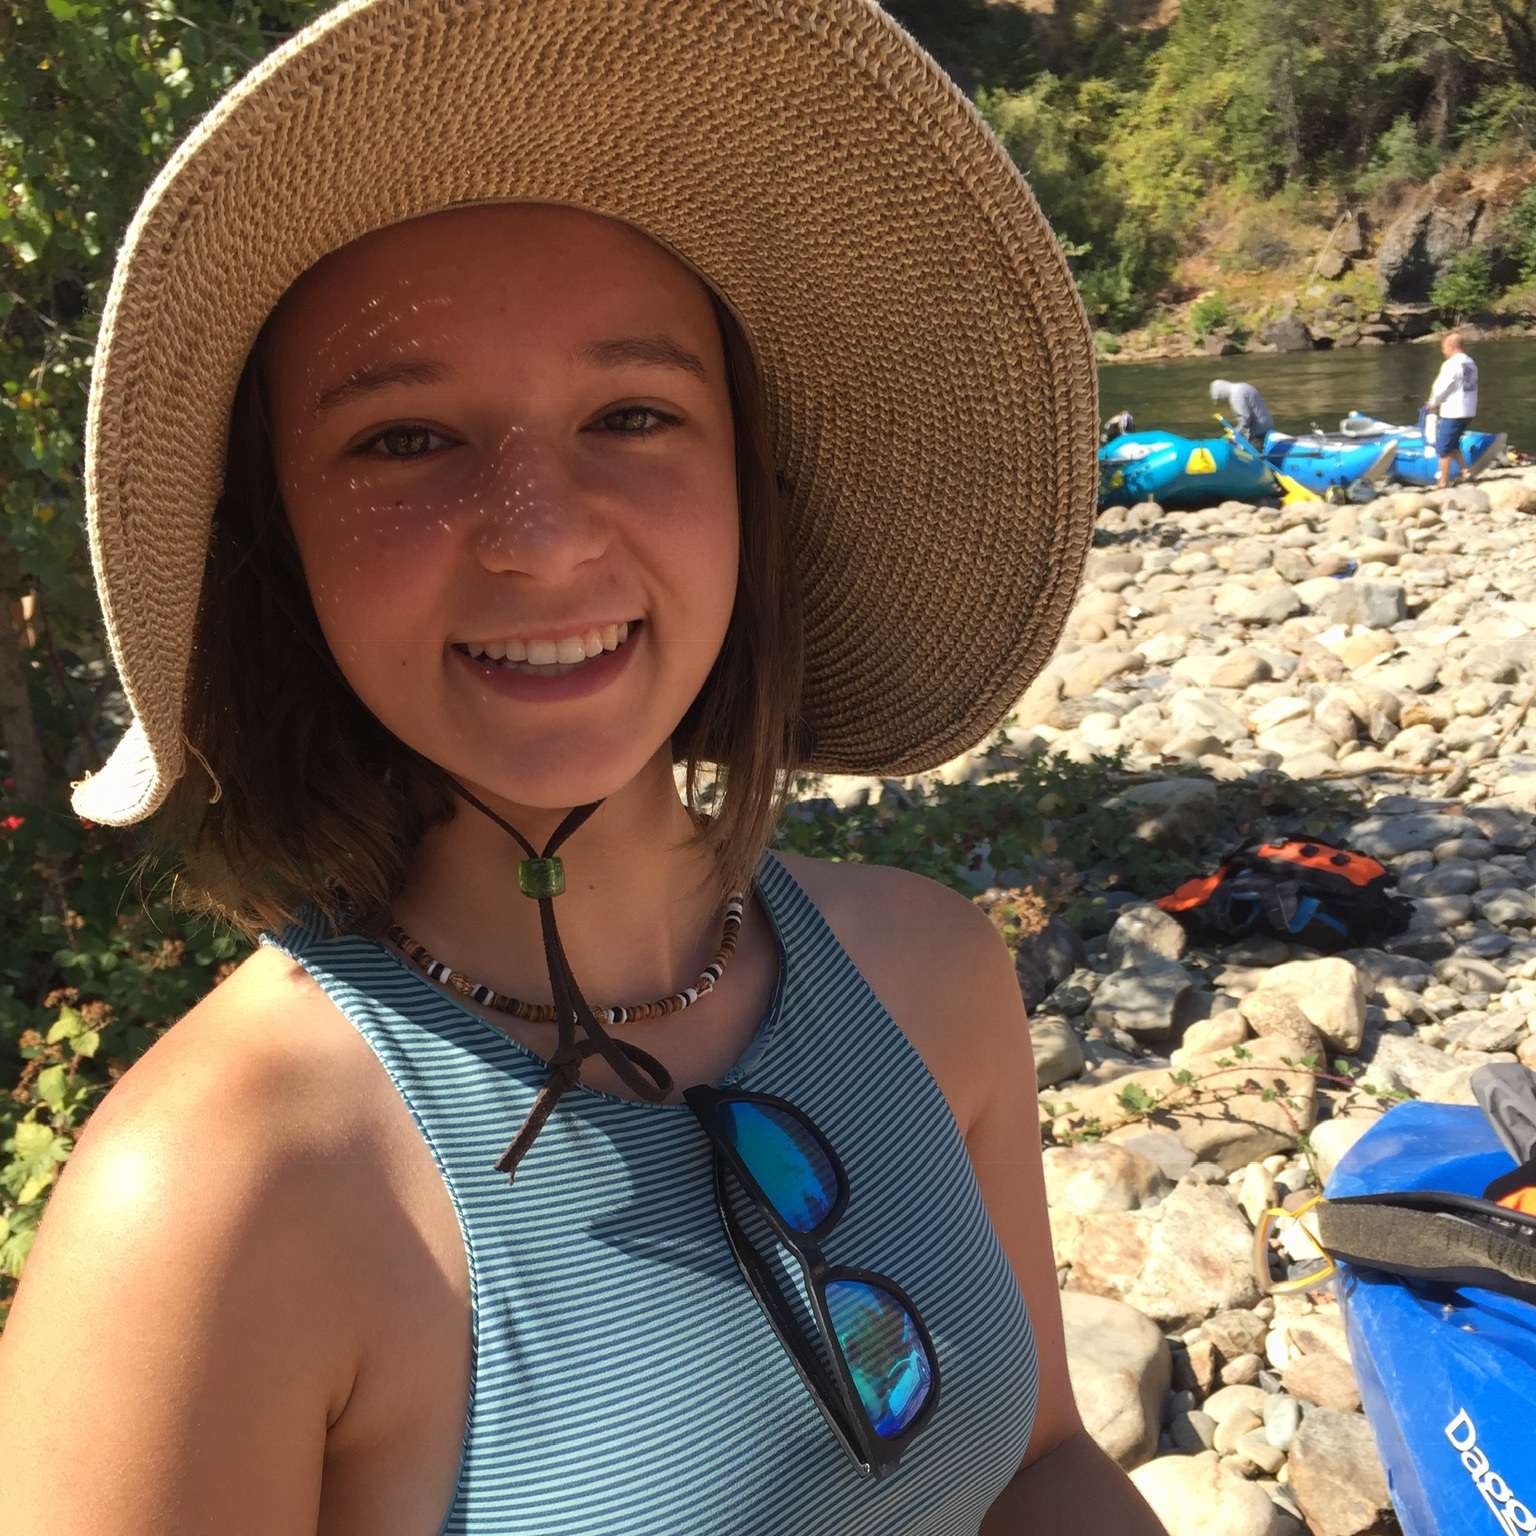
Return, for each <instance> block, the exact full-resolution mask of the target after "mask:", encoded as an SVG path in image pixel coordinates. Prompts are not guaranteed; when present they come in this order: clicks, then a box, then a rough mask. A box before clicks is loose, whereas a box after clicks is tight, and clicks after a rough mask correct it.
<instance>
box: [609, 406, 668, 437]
mask: <svg viewBox="0 0 1536 1536" xmlns="http://www.w3.org/2000/svg"><path fill="white" fill-rule="evenodd" d="M600 420H601V425H602V427H603V429H604V430H605V431H608V432H616V433H618V434H619V436H621V437H649V436H650V435H651V433H652V432H660V431H661V430H662V429H663V428H664V427H675V426H676V425H677V417H676V416H669V415H667V414H666V412H665V411H657V410H653V409H652V408H651V407H650V406H648V405H621V406H620V407H619V408H618V410H616V411H609V412H608V413H607V414H606V415H605V416H603V417H601V418H600Z"/></svg>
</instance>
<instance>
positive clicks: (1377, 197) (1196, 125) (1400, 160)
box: [888, 0, 1536, 330]
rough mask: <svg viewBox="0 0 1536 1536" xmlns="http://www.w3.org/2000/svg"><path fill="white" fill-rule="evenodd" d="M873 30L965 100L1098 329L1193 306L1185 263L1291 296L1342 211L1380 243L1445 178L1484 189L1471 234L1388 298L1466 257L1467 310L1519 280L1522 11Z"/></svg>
mask: <svg viewBox="0 0 1536 1536" xmlns="http://www.w3.org/2000/svg"><path fill="white" fill-rule="evenodd" d="M888 8H889V9H890V11H891V12H892V14H893V15H895V16H897V17H898V18H899V19H900V20H901V21H902V22H903V24H904V25H906V26H907V27H909V28H910V29H911V30H912V31H913V32H914V34H915V35H916V36H917V37H918V38H919V39H920V40H921V41H922V42H923V43H924V45H925V46H927V47H928V48H929V49H930V50H931V51H932V52H933V53H934V54H935V55H936V56H937V57H938V58H939V59H940V60H941V61H942V62H943V63H944V64H945V66H946V67H947V68H948V69H950V71H951V72H952V73H953V74H954V75H955V77H956V78H957V79H958V80H959V81H960V82H961V84H962V86H963V87H964V88H966V89H967V90H969V91H970V92H971V93H972V94H973V95H974V96H975V98H976V100H977V102H978V104H979V105H980V106H981V108H982V110H983V112H984V113H985V114H986V116H987V117H988V119H989V120H990V121H991V123H992V125H993V127H994V128H995V129H996V131H997V132H998V134H999V136H1000V137H1001V138H1002V140H1003V142H1004V143H1005V144H1006V145H1007V147H1008V149H1009V151H1010V152H1011V153H1012V154H1013V155H1014V157H1015V159H1016V160H1017V161H1018V162H1019V164H1020V166H1021V167H1022V168H1023V169H1024V171H1025V172H1026V174H1027V175H1028V176H1029V178H1030V181H1031V183H1032V185H1033V186H1034V188H1035V190H1036V193H1037V194H1038V195H1039V197H1040V199H1041V202H1042V203H1043V204H1044V206H1045V208H1046V210H1047V212H1048V213H1049V214H1050V216H1051V219H1052V222H1053V224H1054V225H1055V227H1056V229H1057V232H1058V234H1059V235H1060V236H1061V238H1062V240H1063V243H1064V244H1065V245H1066V247H1067V249H1068V253H1069V255H1070V257H1071V260H1072V262H1073V266H1074V270H1075V271H1076V273H1077V276H1078V281H1079V284H1080V286H1081V288H1082V292H1083V297H1084V302H1085V303H1086V304H1087V306H1088V309H1089V311H1090V313H1091V314H1092V316H1093V318H1094V320H1095V323H1096V324H1098V325H1100V326H1101V327H1104V328H1105V329H1108V330H1121V329H1124V328H1126V327H1129V326H1131V325H1134V324H1135V323H1137V322H1138V321H1140V320H1142V319H1143V318H1144V317H1145V316H1146V315H1147V313H1148V311H1149V310H1151V309H1152V308H1153V307H1154V306H1155V305H1156V304H1158V303H1160V302H1174V303H1176V302H1178V301H1180V300H1181V299H1182V300H1187V299H1189V298H1190V297H1192V296H1193V295H1192V294H1191V292H1190V291H1189V290H1190V288H1191V282H1192V279H1194V280H1196V281H1197V280H1198V278H1199V276H1201V275H1202V274H1201V273H1200V266H1201V263H1202V261H1204V262H1206V263H1207V264H1209V263H1212V262H1214V263H1216V264H1217V265H1218V266H1220V265H1222V264H1225V266H1226V267H1227V269H1229V271H1230V272H1231V273H1232V274H1233V275H1234V280H1235V281H1236V286H1237V287H1238V288H1239V289H1242V288H1243V287H1244V286H1245V285H1247V278H1246V276H1245V274H1247V275H1250V276H1251V275H1253V274H1265V273H1268V274H1275V273H1283V274H1284V275H1285V277H1286V278H1288V279H1289V280H1290V281H1291V283H1292V286H1294V285H1295V283H1296V281H1297V280H1298V279H1305V278H1307V277H1308V276H1310V275H1311V271H1310V269H1311V266H1312V264H1313V262H1314V261H1315V259H1316V258H1317V257H1318V256H1319V255H1321V254H1323V247H1324V244H1325V241H1326V239H1327V236H1328V231H1329V230H1330V228H1331V227H1332V225H1333V224H1334V223H1335V221H1336V220H1337V219H1338V217H1339V216H1340V215H1341V214H1342V213H1344V212H1345V211H1346V210H1356V211H1359V210H1366V211H1367V214H1368V224H1369V225H1370V226H1371V227H1373V228H1374V229H1377V230H1382V231H1385V230H1386V228H1387V227H1388V226H1389V225H1390V224H1391V222H1392V219H1393V217H1394V213H1395V209H1396V207H1397V205H1398V204H1400V203H1403V202H1404V201H1411V200H1412V199H1413V198H1415V197H1420V198H1426V197H1428V198H1433V199H1438V200H1439V201H1438V202H1437V203H1436V206H1437V207H1439V206H1444V205H1445V201H1446V199H1447V198H1449V199H1450V200H1451V202H1453V203H1454V201H1455V199H1456V198H1458V197H1460V196H1461V195H1462V192H1463V191H1464V190H1465V188H1462V189H1461V190H1460V191H1458V190H1448V189H1454V188H1456V187H1457V186H1458V185H1459V183H1458V181H1457V178H1465V179H1466V182H1467V185H1470V184H1471V183H1472V182H1473V181H1475V180H1477V179H1478V178H1479V177H1485V176H1486V175H1487V173H1488V172H1489V171H1490V170H1492V171H1494V172H1497V173H1498V178H1500V179H1501V191H1500V193H1499V195H1498V196H1497V197H1495V198H1492V199H1486V198H1485V199H1483V200H1482V202H1481V205H1480V208H1479V211H1478V212H1477V214H1476V216H1475V218H1473V217H1471V216H1469V215H1465V214H1464V213H1461V214H1451V215H1447V216H1444V217H1441V218H1440V219H1439V221H1438V223H1437V224H1436V227H1435V230H1434V231H1432V232H1430V233H1428V234H1426V236H1425V238H1424V239H1422V240H1420V241H1419V249H1418V252H1417V254H1416V255H1415V257H1414V259H1413V261H1411V262H1409V263H1408V267H1409V268H1411V269H1412V270H1411V271H1408V270H1406V269H1405V272H1404V274H1403V275H1401V276H1398V277H1396V278H1391V279H1389V281H1388V284H1387V286H1389V287H1393V288H1394V289H1395V290H1396V292H1395V296H1398V297H1405V298H1406V297H1410V296H1415V297H1419V298H1424V299H1427V298H1428V297H1429V296H1430V294H1431V292H1432V290H1433V289H1434V287H1435V285H1436V283H1438V282H1440V281H1441V280H1443V279H1446V278H1447V277H1449V276H1450V275H1451V274H1452V269H1453V267H1455V265H1456V263H1457V261H1458V259H1459V258H1461V257H1463V256H1464V255H1466V253H1467V252H1468V251H1472V252H1474V253H1475V256H1474V259H1473V260H1472V261H1471V262H1470V265H1469V264H1467V263H1463V266H1464V267H1466V269H1467V272H1468V273H1470V276H1471V278H1472V279H1473V281H1472V283H1471V286H1470V287H1468V288H1467V289H1466V294H1468V295H1471V296H1473V297H1479V298H1482V299H1483V301H1484V302H1493V301H1494V300H1496V299H1497V298H1498V297H1499V295H1500V294H1502V293H1506V292H1507V291H1508V290H1510V289H1511V288H1517V289H1518V288H1519V286H1520V284H1521V283H1522V282H1525V281H1529V280H1530V278H1531V277H1532V276H1533V275H1536V270H1533V269H1536V244H1533V243H1532V238H1531V236H1530V234H1529V228H1530V227H1536V204H1533V203H1530V202H1527V203H1525V204H1522V200H1521V199H1522V194H1523V193H1524V192H1525V191H1526V189H1527V188H1529V186H1530V185H1531V181H1532V177H1531V173H1530V169H1529V168H1530V166H1531V164H1532V160H1533V157H1536V0H1466V3H1464V4H1463V5H1461V6H1459V7H1457V8H1454V9H1452V8H1448V7H1443V6H1424V5H1423V4H1422V3H1420V0H1280V3H1278V4H1277V3H1276V0H1182V4H1180V3H1177V0H1025V3H1013V0H996V3H988V0H888ZM1432 178H1434V179H1435V186H1434V190H1433V191H1432V192H1431V191H1426V190H1425V189H1426V185H1427V184H1428V183H1430V182H1431V179H1432ZM1522 207H1523V210H1524V211H1523V212H1522V211H1521V210H1522ZM1458 219H1460V220H1461V221H1462V223H1463V224H1465V225H1466V228H1465V229H1464V230H1463V231H1462V233H1461V234H1460V235H1458V234H1457V233H1456V231H1455V229H1454V228H1453V226H1454V225H1455V224H1456V221H1457V220H1458ZM1245 221H1246V225H1247V226H1248V227H1246V228H1244V227H1243V226H1244V224H1245ZM1432 222H1433V221H1432ZM1265 233H1267V234H1269V235H1271V236H1273V238H1272V239H1271V240H1270V241H1269V249H1268V251H1266V250H1264V249H1262V247H1263V246H1264V244H1265V241H1264V238H1263V237H1264V234H1265ZM1407 238H1408V240H1409V242H1410V244H1411V243H1412V242H1413V240H1414V239H1416V238H1418V237H1416V236H1414V235H1413V234H1412V233H1411V232H1410V234H1409V235H1408V236H1407ZM1229 239H1230V242H1231V243H1230V244H1224V242H1225V241H1228V240H1229ZM1282 248H1283V250H1282ZM1352 259H1355V258H1352ZM1260 286H1262V284H1261V285H1260ZM1196 291H1198V288H1197V289H1196ZM1473 307H1476V306H1473Z"/></svg>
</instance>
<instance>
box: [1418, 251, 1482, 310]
mask: <svg viewBox="0 0 1536 1536" xmlns="http://www.w3.org/2000/svg"><path fill="white" fill-rule="evenodd" d="M1494 291H1495V290H1494V283H1493V273H1492V271H1491V270H1490V268H1489V264H1488V257H1487V256H1486V255H1485V254H1484V253H1483V252H1482V251H1463V252H1462V253H1461V254H1460V255H1459V256H1456V257H1453V258H1452V260H1451V264H1450V266H1449V268H1447V270H1446V272H1445V274H1444V276H1442V277H1440V278H1439V279H1437V280H1436V282H1435V286H1434V287H1433V288H1432V289H1430V293H1429V302H1430V303H1431V304H1433V305H1434V306H1435V308H1436V309H1439V310H1443V311H1444V312H1445V314H1447V315H1448V316H1449V317H1450V318H1451V319H1452V320H1464V319H1466V317H1467V316H1468V315H1475V314H1477V313H1479V311H1481V310H1485V309H1487V308H1488V306H1489V305H1490V304H1492V303H1493V300H1494Z"/></svg>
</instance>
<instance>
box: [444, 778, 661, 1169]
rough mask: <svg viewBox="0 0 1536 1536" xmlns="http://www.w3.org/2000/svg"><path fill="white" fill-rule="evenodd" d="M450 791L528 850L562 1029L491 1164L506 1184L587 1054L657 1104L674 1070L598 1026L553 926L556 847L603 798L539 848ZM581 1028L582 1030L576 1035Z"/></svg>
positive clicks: (529, 891)
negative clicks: (537, 1084) (527, 1106)
mask: <svg viewBox="0 0 1536 1536" xmlns="http://www.w3.org/2000/svg"><path fill="white" fill-rule="evenodd" d="M448 785H449V787H450V788H451V789H452V790H453V791H454V793H455V794H457V795H459V796H460V797H461V798H462V799H464V800H465V801H467V802H468V803H469V804H470V805H472V806H474V808H475V809H476V810H477V811H480V812H481V813H482V814H483V815H485V816H488V817H489V818H490V819H491V820H492V821H493V822H495V823H496V825H497V826H498V827H500V828H501V829H502V831H503V832H506V833H507V834H508V835H509V836H511V837H513V838H515V839H516V840H517V843H518V845H519V846H520V847H521V848H522V849H523V851H524V852H525V853H526V854H527V855H528V857H527V858H525V859H524V860H523V861H522V862H521V863H520V864H519V865H518V867H517V884H518V889H519V890H521V891H522V893H523V894H524V895H525V896H529V897H531V898H532V899H533V900H535V901H536V902H538V904H539V924H540V927H541V929H542V932H543V938H544V961H545V964H546V965H547V966H548V967H549V990H550V993H551V995H552V996H553V998H554V1007H555V1025H556V1028H557V1029H558V1031H559V1035H558V1042H559V1043H558V1044H557V1046H556V1047H555V1053H554V1055H553V1056H551V1057H550V1058H549V1068H550V1072H549V1077H548V1079H547V1080H546V1081H545V1083H544V1086H543V1087H542V1088H541V1089H540V1090H539V1095H538V1097H537V1098H536V1099H535V1100H534V1101H533V1108H532V1109H531V1110H529V1112H528V1118H527V1119H526V1120H525V1121H524V1122H523V1126H522V1129H521V1130H520V1131H518V1133H517V1135H516V1136H515V1137H513V1139H512V1141H511V1144H510V1145H509V1146H508V1147H507V1150H506V1151H505V1152H503V1153H502V1154H501V1156H500V1158H499V1159H497V1162H496V1168H497V1171H498V1172H500V1173H505V1174H506V1175H507V1182H508V1183H511V1182H512V1179H513V1178H514V1177H515V1176H516V1173H517V1165H518V1164H519V1163H520V1162H521V1161H522V1160H523V1157H524V1156H525V1155H526V1153H527V1151H528V1149H529V1148H530V1147H531V1146H532V1145H533V1143H534V1139H535V1138H536V1137H537V1136H538V1134H539V1132H540V1131H541V1130H543V1129H544V1123H545V1121H547V1120H548V1119H549V1117H550V1115H551V1114H552V1113H553V1112H554V1108H555V1105H556V1104H558V1103H559V1102H560V1098H561V1095H562V1094H564V1092H565V1091H566V1089H567V1088H570V1087H573V1086H574V1085H575V1084H576V1083H578V1082H579V1081H580V1080H581V1068H582V1063H583V1062H585V1061H586V1059H587V1058H588V1057H589V1056H601V1057H602V1058H603V1060H604V1061H606V1062H607V1063H608V1065H609V1066H610V1067H612V1068H613V1071H614V1073H615V1074H616V1075H617V1077H618V1078H619V1080H620V1081H621V1082H622V1083H623V1084H624V1086H625V1087H626V1088H628V1089H630V1091H631V1092H633V1093H634V1094H636V1095H637V1096H638V1097H640V1098H642V1099H647V1100H649V1101H650V1102H651V1103H653V1104H654V1103H660V1102H661V1101H662V1100H663V1099H665V1098H666V1097H667V1095H668V1094H669V1093H671V1091H672V1075H671V1073H669V1072H668V1071H667V1069H666V1068H665V1067H664V1066H662V1064H661V1063H660V1062H659V1061H657V1060H656V1058H655V1057H654V1056H652V1055H651V1054H650V1053H649V1052H648V1051H643V1050H641V1049H640V1047H639V1046H638V1045H634V1044H631V1043H630V1042H629V1041H628V1040H616V1039H614V1037H613V1036H612V1035H610V1034H609V1033H608V1031H607V1030H606V1029H604V1028H603V1025H602V1023H601V1022H600V1021H599V1019H598V1018H597V1015H596V1014H595V1013H594V1012H593V1010H592V1008H591V1007H590V1006H589V1004H588V1003H587V1000H586V998H584V997H583V996H582V995H581V988H580V987H579V986H578V985H577V984H576V978H575V977H574V976H573V975H572V974H571V966H570V962H569V961H568V960H567V959H566V957H565V949H564V946H562V944H561V943H560V930H559V928H558V927H557V926H556V924H555V897H556V896H558V895H560V894H561V892H563V891H564V890H565V865H564V864H563V863H562V862H561V860H560V859H558V858H557V857H556V856H555V855H556V851H557V850H558V849H559V847H560V845H561V844H562V843H564V842H565V840H566V839H567V838H568V837H569V836H570V835H571V834H572V833H573V832H575V831H576V830H577V828H579V827H580V826H581V825H582V824H583V823H584V822H585V821H586V820H587V818H588V817H589V816H591V814H592V813H593V812H594V811H595V810H596V809H597V808H598V806H599V805H601V804H602V801H600V800H595V801H593V802H592V803H591V804H590V805H578V806H577V807H576V808H575V810H573V811H572V812H571V813H570V814H569V815H568V816H566V818H565V819H564V820H563V821H562V822H561V823H560V825H559V826H558V827H556V828H555V830H554V833H553V834H552V835H551V837H550V839H549V841H548V842H547V843H546V844H545V845H544V851H543V852H542V853H537V852H535V851H534V847H533V844H532V843H530V842H529V841H528V839H527V838H525V837H524V836H523V834H522V833H521V832H519V831H518V830H517V828H516V827H514V826H513V825H512V824H511V823H510V822H509V821H507V820H506V818H505V817H502V816H498V815H497V814H496V812H495V811H493V810H492V809H491V808H490V807H489V806H488V805H486V804H485V803H484V802H483V801H481V800H480V799H478V798H477V797H476V796H475V795H473V794H471V793H470V791H469V790H467V789H465V788H464V786H463V785H462V784H460V783H458V782H457V781H455V780H453V779H451V778H450V779H449V780H448ZM578 1028H579V1029H580V1030H581V1032H582V1034H583V1035H584V1036H585V1038H584V1039H581V1040H578V1039H577V1037H576V1032H577V1030H578Z"/></svg>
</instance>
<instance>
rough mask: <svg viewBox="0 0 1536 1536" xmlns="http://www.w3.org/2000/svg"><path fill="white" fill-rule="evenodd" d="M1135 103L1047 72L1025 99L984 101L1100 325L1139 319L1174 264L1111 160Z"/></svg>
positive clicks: (1007, 94) (1104, 85) (1102, 84)
mask: <svg viewBox="0 0 1536 1536" xmlns="http://www.w3.org/2000/svg"><path fill="white" fill-rule="evenodd" d="M1128 99H1129V98H1128V95H1127V93H1126V91H1124V90H1123V89H1122V88H1121V87H1119V86H1117V85H1115V84H1114V83H1112V82H1110V81H1105V80H1096V79H1094V80H1087V81H1082V82H1079V83H1076V84H1074V83H1072V82H1069V81H1065V80H1062V79H1060V78H1058V77H1057V76H1055V75H1052V74H1049V73H1046V74H1041V75H1039V76H1038V77H1037V78H1036V79H1035V80H1034V81H1033V82H1032V83H1031V84H1030V85H1029V86H1028V87H1027V88H1026V89H1024V90H1022V91H1002V90H983V91H982V92H981V93H980V95H979V96H978V98H977V104H978V106H979V107H980V109H981V112H982V115H983V116H984V117H985V118H986V119H987V121H988V123H989V124H990V125H991V127H992V130H993V132H994V133H996V134H997V136H998V138H999V139H1000V140H1001V141H1002V143H1003V146H1004V147H1005V148H1006V149H1007V150H1008V152H1009V153H1010V154H1011V155H1012V156H1013V158H1014V160H1015V161H1016V162H1017V164H1018V165H1019V168H1020V169H1021V170H1022V171H1023V172H1024V174H1025V176H1026V177H1028V179H1029V183H1030V185H1031V187H1032V188H1033V189H1034V193H1035V196H1036V197H1038V198H1039V199H1040V204H1041V207H1042V208H1044V210H1045V212H1046V214H1047V215H1048V216H1049V218H1050V220H1051V223H1052V225H1053V227H1054V228H1055V230H1056V233H1057V235H1058V236H1059V237H1060V238H1061V241H1062V244H1063V246H1064V248H1065V250H1066V252H1067V256H1068V259H1069V260H1070V261H1071V263H1072V268H1073V272H1074V275H1075V276H1076V278H1077V284H1078V289H1079V291H1080V292H1081V294H1082V298H1083V304H1084V307H1085V308H1086V309H1087V311H1088V314H1089V316H1090V318H1091V319H1093V320H1094V321H1095V323H1097V324H1100V325H1126V324H1128V323H1130V322H1131V321H1133V320H1134V319H1136V318H1137V317H1138V316H1139V315H1140V313H1141V310H1142V309H1143V308H1144V306H1145V304H1146V301H1147V299H1148V297H1149V296H1150V295H1151V294H1152V293H1153V292H1155V291H1156V290H1157V288H1159V287H1160V286H1161V285H1162V283H1163V282H1164V281H1165V280H1166V278H1167V275H1168V272H1169V271H1170V269H1171V268H1170V264H1171V260H1172V256H1173V248H1172V245H1171V243H1170V242H1169V240H1168V239H1167V237H1166V236H1165V235H1164V234H1162V233H1161V232H1160V231H1159V230H1158V229H1157V228H1156V226H1155V225H1154V224H1153V223H1152V222H1151V221H1150V220H1149V219H1148V218H1147V217H1146V216H1145V215H1144V214H1142V213H1139V212H1137V211H1136V210H1135V209H1133V208H1132V207H1131V206H1130V203H1129V200H1128V196H1127V192H1126V189H1125V187H1124V186H1123V185H1122V183H1121V181H1120V178H1119V177H1118V175H1117V173H1116V172H1115V170H1114V168H1113V166H1112V165H1111V163H1110V162H1109V160H1108V158H1107V155H1106V147H1107V145H1108V144H1109V143H1110V141H1111V139H1112V137H1113V135H1114V133H1115V131H1116V124H1117V122H1118V120H1119V118H1120V115H1121V113H1122V112H1123V110H1124V108H1125V104H1126V102H1127V100H1128Z"/></svg>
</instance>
